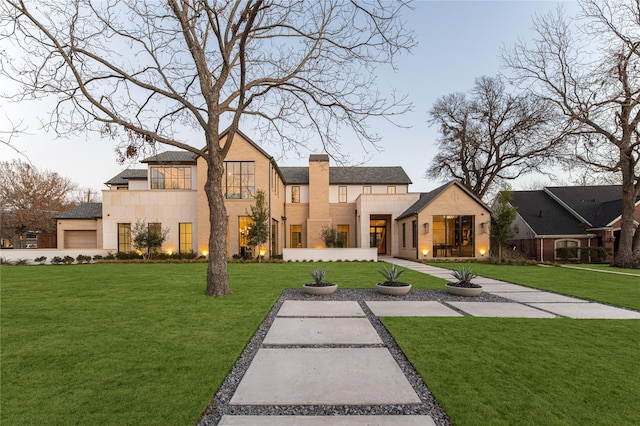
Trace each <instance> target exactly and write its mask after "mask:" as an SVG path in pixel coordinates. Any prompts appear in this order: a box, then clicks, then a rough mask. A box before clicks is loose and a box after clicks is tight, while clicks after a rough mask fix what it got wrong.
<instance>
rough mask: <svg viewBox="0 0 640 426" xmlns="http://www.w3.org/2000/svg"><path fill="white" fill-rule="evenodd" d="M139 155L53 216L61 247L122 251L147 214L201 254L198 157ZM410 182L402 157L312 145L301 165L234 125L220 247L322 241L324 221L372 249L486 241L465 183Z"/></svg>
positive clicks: (429, 249) (474, 245) (442, 247)
mask: <svg viewBox="0 0 640 426" xmlns="http://www.w3.org/2000/svg"><path fill="white" fill-rule="evenodd" d="M224 137H226V136H225V134H223V135H222V138H223V141H224ZM142 163H143V164H146V166H147V167H146V169H128V170H125V171H123V172H121V173H120V174H118V175H117V176H115V177H113V178H112V179H110V180H109V181H107V182H106V185H107V186H108V189H106V190H103V191H102V203H91V205H87V204H85V205H82V206H80V207H78V208H76V209H72V210H70V211H68V212H65V213H63V214H61V215H59V216H58V217H57V218H56V220H57V228H58V234H57V237H58V248H65V249H73V248H79V247H81V248H101V249H104V250H108V251H112V252H118V251H122V252H129V251H131V250H132V248H131V229H132V227H133V226H134V225H135V223H136V222H138V221H145V222H146V223H147V224H149V226H154V227H157V229H166V228H168V229H169V234H168V238H167V240H166V241H165V243H164V245H163V247H162V250H163V251H164V252H167V253H175V252H186V253H192V252H193V253H197V254H199V255H204V256H206V255H207V254H208V239H209V232H210V231H209V206H208V203H207V198H206V194H205V192H204V183H205V181H206V163H205V161H204V160H203V159H202V158H198V157H196V156H195V155H194V154H192V153H189V152H184V151H167V152H163V153H160V154H158V155H155V156H152V157H149V158H146V159H144V160H143V161H142ZM409 184H411V180H410V178H409V177H408V176H407V174H406V173H405V171H404V170H403V168H402V167H398V166H393V167H335V166H331V165H330V161H329V157H328V156H327V155H324V154H313V155H311V156H310V157H309V162H308V166H307V167H280V166H279V165H278V164H277V163H276V161H275V160H274V158H273V157H271V156H270V155H269V154H268V153H266V152H265V151H264V150H263V149H262V148H261V147H260V146H259V145H258V144H256V143H255V142H253V141H252V140H251V139H250V138H248V137H247V136H246V135H244V134H242V133H241V132H238V133H236V136H235V139H234V141H233V144H232V145H231V149H230V150H229V152H228V154H227V156H226V158H225V174H224V179H223V182H222V191H223V195H224V197H225V207H226V211H227V237H226V238H227V241H226V243H227V244H226V247H227V248H226V251H227V253H226V254H227V256H228V257H229V258H231V257H238V256H239V257H245V256H246V257H254V256H256V255H257V252H258V250H260V251H262V252H264V253H265V256H266V257H273V256H278V255H281V254H282V252H283V249H285V248H319V247H323V246H324V244H323V241H322V238H321V231H322V229H323V228H324V227H332V228H336V229H337V231H338V232H339V233H340V234H342V236H343V238H344V241H345V247H348V248H365V247H366V248H370V247H375V248H377V252H378V254H379V255H389V256H403V257H407V258H424V257H427V258H431V257H444V256H447V257H477V256H480V254H479V253H480V251H479V250H486V248H488V245H489V240H488V238H489V234H488V227H486V226H485V223H488V221H489V217H490V212H489V209H488V208H487V207H486V206H485V205H484V204H482V202H480V201H479V200H477V199H476V198H475V197H474V196H473V195H472V194H470V193H469V192H468V191H467V190H466V189H464V187H462V185H460V184H458V183H456V182H454V183H450V184H447V185H444V186H443V187H441V188H438V189H437V190H435V191H432V192H430V193H428V194H420V193H411V192H409ZM258 190H262V191H264V193H265V200H266V204H267V207H268V210H269V214H270V218H271V219H270V237H269V242H268V243H267V244H266V245H265V246H264V247H260V248H252V247H250V246H249V244H248V240H247V234H248V231H249V229H250V227H251V220H250V218H249V214H250V211H251V206H252V205H254V203H255V200H254V195H255V193H256V191H258ZM414 222H415V223H414ZM487 226H488V225H487ZM483 254H484V251H483Z"/></svg>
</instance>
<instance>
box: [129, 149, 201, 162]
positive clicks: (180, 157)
mask: <svg viewBox="0 0 640 426" xmlns="http://www.w3.org/2000/svg"><path fill="white" fill-rule="evenodd" d="M197 158H198V157H197V156H196V155H195V154H194V153H192V152H189V151H165V152H161V153H159V154H157V155H153V156H151V157H147V158H145V159H144V160H142V161H141V163H148V164H196V160H197Z"/></svg>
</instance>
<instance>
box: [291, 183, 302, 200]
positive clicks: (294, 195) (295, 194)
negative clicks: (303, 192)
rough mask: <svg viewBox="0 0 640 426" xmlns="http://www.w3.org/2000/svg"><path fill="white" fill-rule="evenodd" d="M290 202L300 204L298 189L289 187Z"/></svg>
mask: <svg viewBox="0 0 640 426" xmlns="http://www.w3.org/2000/svg"><path fill="white" fill-rule="evenodd" d="M291 202H292V203H299V202H300V187H299V186H292V187H291Z"/></svg>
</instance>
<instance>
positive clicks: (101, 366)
mask: <svg viewBox="0 0 640 426" xmlns="http://www.w3.org/2000/svg"><path fill="white" fill-rule="evenodd" d="M319 266H320V267H322V268H325V269H327V271H328V272H327V278H328V279H330V280H331V281H332V282H335V283H338V284H339V285H340V288H341V289H346V288H367V289H373V288H374V286H375V283H376V282H378V281H379V280H380V275H379V273H378V270H379V269H380V268H381V264H379V263H324V264H312V263H285V264H232V265H229V274H230V285H231V288H232V290H233V294H231V295H230V296H226V297H223V298H210V297H206V296H204V295H203V292H204V287H205V273H206V265H204V264H185V265H171V264H169V265H166V264H163V265H140V264H136V265H126V264H125V265H122V264H118V265H77V266H75V265H74V266H28V267H7V266H2V271H1V274H2V275H1V279H2V289H1V291H2V294H1V305H2V306H1V320H2V330H1V333H2V334H1V348H0V350H1V356H2V360H1V362H2V370H1V381H2V393H1V403H2V410H1V414H0V415H1V418H0V421H1V423H2V424H148V423H156V424H194V423H195V422H196V421H197V419H198V418H199V417H200V415H201V413H202V411H203V410H204V409H205V407H206V406H207V404H208V403H209V402H210V401H211V398H212V397H213V395H214V394H215V393H216V390H217V389H218V387H219V386H220V385H221V384H222V382H223V380H224V378H225V377H226V376H227V374H228V373H229V371H230V370H231V368H232V367H233V365H234V364H235V362H236V360H237V359H238V357H239V356H240V354H241V353H242V351H243V349H244V347H245V346H246V344H247V343H248V342H249V341H250V339H251V337H252V336H253V334H254V333H255V332H256V330H257V329H258V327H259V325H260V324H261V322H262V321H263V319H264V318H265V317H266V315H267V313H268V312H269V311H270V309H271V307H272V306H273V304H274V303H275V301H276V300H277V299H278V297H279V296H280V294H281V293H282V290H283V289H284V288H301V286H302V284H304V283H305V282H307V281H308V272H309V271H311V270H313V269H314V268H316V267H319ZM544 270H545V269H544V268H537V267H531V272H528V274H531V276H530V277H529V278H528V279H530V280H531V281H535V274H536V271H544ZM496 271H498V272H499V271H500V269H497V270H496ZM504 271H505V277H504V279H507V280H509V277H510V276H511V275H510V274H511V272H510V270H509V269H504ZM554 271H560V272H561V271H562V270H559V269H556V268H554ZM477 272H479V273H480V274H481V275H482V271H477ZM576 272H583V273H585V274H589V272H588V271H576ZM496 273H497V272H496ZM590 274H591V276H593V275H595V277H594V278H593V282H592V281H589V279H588V278H585V279H582V280H580V281H579V282H575V283H574V286H576V287H579V286H583V287H585V286H586V287H587V288H591V287H594V288H595V287H597V285H598V283H600V285H602V277H601V275H602V274H594V273H590ZM498 278H499V277H498ZM624 278H631V279H635V278H634V277H624ZM403 280H404V281H407V282H410V283H411V284H412V285H413V288H414V289H418V290H419V289H441V290H442V289H444V281H443V280H439V279H436V278H433V277H429V276H425V275H422V274H419V273H416V272H413V271H408V272H406V273H405V275H403ZM540 280H541V281H545V278H544V274H543V275H541V279H540ZM621 288H626V286H625V285H622V286H618V285H613V286H609V287H608V289H609V291H608V294H609V296H610V297H614V296H615V294H616V293H617V292H618V291H619V289H621ZM371 293H372V294H375V292H374V291H373V290H371ZM410 294H411V293H410ZM389 297H390V296H389ZM616 297H619V298H620V299H624V297H622V296H621V295H618V296H616ZM609 303H611V302H609ZM384 322H385V323H387V324H388V326H389V328H390V330H391V332H392V334H394V336H395V337H396V339H397V340H398V341H399V342H400V344H401V345H402V347H403V349H404V350H405V351H406V353H407V355H408V356H409V358H410V361H411V363H412V364H413V365H414V366H415V367H416V368H417V369H418V371H419V372H420V373H421V374H422V375H423V377H424V378H425V381H426V383H427V385H428V386H429V387H430V388H431V389H432V391H434V392H435V393H436V397H437V398H438V399H439V401H440V403H441V404H442V405H443V406H444V407H445V409H446V410H448V412H449V414H450V415H451V418H452V420H453V422H454V424H479V423H484V424H486V423H491V424H501V423H502V424H513V423H517V424H526V423H527V422H530V423H534V422H535V423H538V424H539V423H541V422H542V423H547V421H546V420H547V419H548V418H551V417H552V416H553V415H555V414H554V413H557V415H558V416H559V417H558V419H559V420H558V421H559V422H561V423H563V424H572V423H573V424H583V423H585V421H582V420H584V419H590V422H591V423H598V424H607V423H609V424H620V423H624V421H625V419H626V417H624V416H626V415H627V414H626V413H637V412H639V411H640V405H639V403H638V401H640V395H639V391H638V388H637V386H636V385H635V384H636V383H637V382H638V381H639V380H640V377H639V374H640V373H638V369H637V367H636V366H637V365H640V355H638V354H640V348H639V347H638V346H639V343H638V339H637V336H638V335H640V321H637V320H624V321H613V320H570V319H554V320H518V319H486V318H472V317H465V318H451V319H444V318H442V319H439V318H429V319H420V318H402V319H401V318H393V319H384ZM529 330H530V331H529ZM605 336H606V337H605ZM425 347H428V348H427V349H425ZM474 348H477V349H474ZM529 352H531V353H532V355H530V356H527V355H526V353H529ZM576 354H579V355H577V356H576ZM460 358H463V359H465V360H469V361H473V360H476V361H485V364H487V362H486V361H487V360H489V361H490V362H489V363H488V367H483V369H482V370H480V371H481V372H480V373H478V374H475V373H468V372H466V370H464V369H463V370H460V369H458V368H453V367H452V366H451V363H450V362H449V360H451V361H453V362H455V361H456V360H457V359H460ZM520 358H522V359H523V360H524V361H526V363H527V364H528V366H527V368H528V370H527V369H525V370H523V372H522V373H517V372H513V369H512V367H511V365H512V364H516V365H517V362H516V361H517V360H518V359H520ZM573 359H575V362H573V361H572V360H573ZM435 368H437V370H438V371H437V374H433V371H432V370H433V369H435ZM565 369H568V370H567V371H566V372H565V371H564V370H565ZM543 373H544V374H543ZM548 375H551V376H554V377H548ZM555 376H557V379H556V378H555ZM569 376H571V380H569ZM465 377H468V380H467V381H465V380H464V378H465ZM563 377H564V378H565V379H562V378H563ZM481 382H482V383H481ZM449 383H450V384H451V386H448V384H449ZM459 383H462V387H463V388H462V389H460V388H459V387H458V384H459ZM465 383H466V384H465ZM573 383H575V384H576V385H573ZM630 383H633V385H629V384H630ZM541 385H544V386H545V388H544V392H543V391H542V390H541V388H542V386H541ZM465 387H467V388H469V389H470V391H467V390H466V389H464V388H465ZM447 389H452V390H453V392H452V391H448V390H447ZM593 389H602V392H607V393H608V396H604V395H603V396H602V397H600V396H598V397H597V398H595V399H594V397H593V395H592V390H593ZM542 392H543V393H544V394H548V395H551V396H552V397H549V398H547V397H543V396H539V395H538V394H540V393H542ZM503 393H509V401H511V405H509V406H504V407H508V409H507V408H504V407H503V406H502V405H501V404H499V403H495V399H496V398H497V397H501V396H502V394H503ZM571 394H573V395H574V396H573V398H574V399H571V398H568V399H567V396H566V395H571ZM478 395H480V396H478ZM598 395H599V394H598ZM553 396H555V397H553ZM616 396H618V399H619V401H620V404H624V407H622V406H621V405H617V404H618V403H617V402H615V401H612V399H614V397H616ZM580 398H583V400H585V401H596V402H597V401H600V403H590V404H586V403H578V402H576V400H577V399H580ZM532 399H533V400H534V402H536V401H537V400H539V399H542V400H543V401H542V402H540V403H535V404H534V403H532ZM476 405H477V406H476ZM574 405H575V406H576V408H575V409H574V408H572V407H573V406H574ZM493 406H495V407H496V408H495V409H493V408H492V407H493ZM608 407H611V409H609V408H608ZM538 410H544V412H543V411H540V412H539V413H538V412H537V411H538ZM546 413H550V414H549V415H547V414H546ZM466 416H472V417H466ZM513 419H518V421H514V420H513ZM527 419H532V420H527ZM574 419H575V420H574ZM588 422H589V421H587V423H588Z"/></svg>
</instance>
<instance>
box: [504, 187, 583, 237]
mask: <svg viewBox="0 0 640 426" xmlns="http://www.w3.org/2000/svg"><path fill="white" fill-rule="evenodd" d="M511 205H513V206H515V207H517V208H518V214H519V215H520V217H522V219H523V220H524V221H525V222H527V224H528V225H529V226H530V227H531V229H533V231H534V232H535V233H536V234H537V235H542V236H543V235H581V234H584V231H583V229H582V228H581V227H580V225H581V223H582V222H580V220H578V218H576V217H575V216H574V215H572V214H571V213H570V212H569V211H568V210H567V209H565V208H564V207H563V206H562V205H560V204H559V203H558V202H557V201H556V200H554V199H553V198H552V197H551V196H550V195H549V194H547V193H546V192H545V191H544V190H539V191H514V192H513V199H512V200H511Z"/></svg>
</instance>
